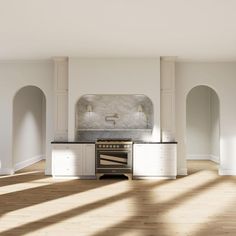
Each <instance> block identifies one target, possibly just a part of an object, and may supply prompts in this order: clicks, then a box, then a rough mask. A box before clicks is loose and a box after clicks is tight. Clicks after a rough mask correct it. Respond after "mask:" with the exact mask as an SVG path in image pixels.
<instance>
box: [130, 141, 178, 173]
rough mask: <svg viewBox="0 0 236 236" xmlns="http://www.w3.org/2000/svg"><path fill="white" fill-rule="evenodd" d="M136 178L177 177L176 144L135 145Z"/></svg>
mask: <svg viewBox="0 0 236 236" xmlns="http://www.w3.org/2000/svg"><path fill="white" fill-rule="evenodd" d="M133 175H134V176H147V177H148V176H175V175H176V145H175V144H173V145H172V144H135V145H134V162H133Z"/></svg>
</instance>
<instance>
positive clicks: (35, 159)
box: [14, 155, 45, 171]
mask: <svg viewBox="0 0 236 236" xmlns="http://www.w3.org/2000/svg"><path fill="white" fill-rule="evenodd" d="M43 159H45V157H44V156H43V155H39V156H35V157H32V158H30V159H28V160H25V161H22V162H20V163H17V164H16V165H15V168H14V171H18V170H21V169H23V168H25V167H27V166H30V165H33V164H34V163H36V162H39V161H41V160H43Z"/></svg>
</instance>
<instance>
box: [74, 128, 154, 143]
mask: <svg viewBox="0 0 236 236" xmlns="http://www.w3.org/2000/svg"><path fill="white" fill-rule="evenodd" d="M111 138H114V139H116V138H117V139H122V138H125V139H127V138H130V139H132V140H142V141H151V139H152V130H116V131H105V130H104V131H85V130H83V131H82V130H80V131H77V134H76V141H96V140H97V139H111Z"/></svg>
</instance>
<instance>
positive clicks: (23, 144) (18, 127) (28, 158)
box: [12, 86, 46, 171]
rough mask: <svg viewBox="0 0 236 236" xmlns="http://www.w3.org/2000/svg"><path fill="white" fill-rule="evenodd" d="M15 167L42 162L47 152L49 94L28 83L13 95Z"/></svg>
mask: <svg viewBox="0 0 236 236" xmlns="http://www.w3.org/2000/svg"><path fill="white" fill-rule="evenodd" d="M12 153H13V161H12V163H13V170H14V171H19V170H22V169H24V168H26V167H28V166H31V165H32V164H35V163H37V162H40V168H41V169H42V170H43V171H44V169H45V162H44V161H42V160H44V159H45V156H46V98H45V95H44V93H43V92H42V90H41V89H39V88H38V87H35V86H26V87H23V88H21V89H20V90H18V92H17V93H16V95H15V97H14V99H13V150H12Z"/></svg>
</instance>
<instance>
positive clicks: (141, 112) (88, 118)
mask: <svg viewBox="0 0 236 236" xmlns="http://www.w3.org/2000/svg"><path fill="white" fill-rule="evenodd" d="M75 128H76V133H80V132H79V131H80V130H81V134H80V136H81V135H82V132H83V131H89V130H90V131H91V130H93V129H94V130H100V131H103V130H117V129H118V130H119V129H122V130H126V129H127V130H130V129H152V128H153V105H152V102H151V100H150V99H149V98H148V97H147V96H145V95H90V94H88V95H84V96H82V97H81V98H80V99H79V101H78V103H77V105H76V125H75ZM139 133H140V132H138V131H137V132H136V133H135V131H134V132H132V134H133V135H139ZM143 133H144V132H141V134H143ZM102 134H103V135H107V134H106V132H105V133H103V132H102ZM83 135H85V134H83ZM94 135H95V134H94ZM119 135H121V134H119Z"/></svg>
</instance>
